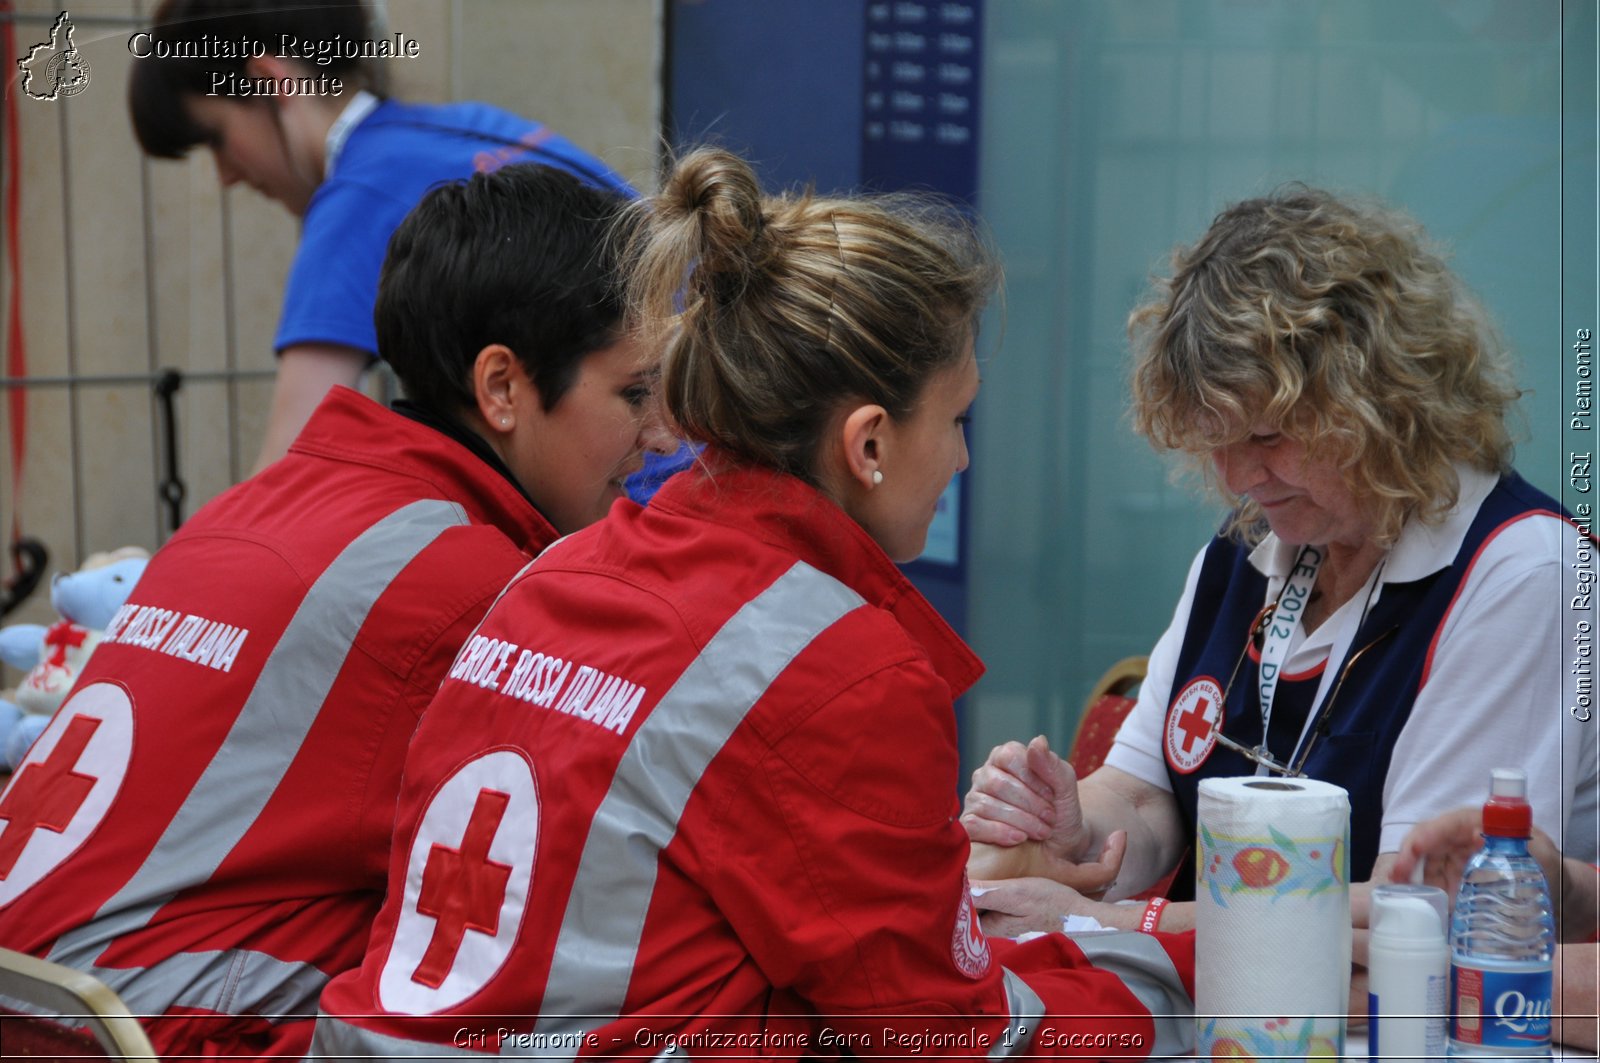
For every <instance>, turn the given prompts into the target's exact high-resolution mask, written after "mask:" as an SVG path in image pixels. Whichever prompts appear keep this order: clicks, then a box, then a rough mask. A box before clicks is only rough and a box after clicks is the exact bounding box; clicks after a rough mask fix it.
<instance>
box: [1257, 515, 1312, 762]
mask: <svg viewBox="0 0 1600 1063" xmlns="http://www.w3.org/2000/svg"><path fill="white" fill-rule="evenodd" d="M1326 556H1327V555H1326V553H1325V552H1324V550H1323V549H1322V548H1319V547H1315V546H1302V547H1301V548H1300V553H1299V555H1298V556H1297V557H1296V558H1295V559H1294V567H1293V568H1291V569H1290V570H1289V578H1288V579H1287V580H1285V581H1284V584H1283V589H1282V590H1281V591H1279V592H1278V600H1277V602H1276V603H1274V605H1273V608H1272V619H1271V620H1269V621H1268V623H1267V630H1266V633H1265V635H1264V636H1263V639H1262V643H1261V669H1260V676H1259V680H1260V693H1261V745H1260V746H1259V747H1257V750H1256V752H1258V753H1259V754H1261V755H1262V757H1263V758H1266V757H1268V756H1269V754H1268V751H1267V729H1268V727H1270V726H1271V724H1272V700H1273V698H1274V697H1276V696H1277V693H1278V676H1279V674H1280V673H1281V672H1282V671H1283V663H1284V661H1286V660H1287V659H1288V657H1289V643H1290V642H1292V641H1293V640H1294V634H1295V632H1296V631H1298V630H1300V620H1301V618H1302V617H1304V616H1305V614H1306V603H1308V602H1309V601H1310V600H1311V588H1312V587H1313V586H1315V585H1316V582H1317V569H1319V568H1321V567H1322V561H1323V558H1324V557H1326Z"/></svg>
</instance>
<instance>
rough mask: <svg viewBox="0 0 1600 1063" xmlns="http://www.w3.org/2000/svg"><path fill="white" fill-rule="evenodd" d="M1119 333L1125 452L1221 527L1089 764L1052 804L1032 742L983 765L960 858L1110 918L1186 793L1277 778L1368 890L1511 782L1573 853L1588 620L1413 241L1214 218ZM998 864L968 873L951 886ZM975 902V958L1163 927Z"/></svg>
mask: <svg viewBox="0 0 1600 1063" xmlns="http://www.w3.org/2000/svg"><path fill="white" fill-rule="evenodd" d="M1129 331H1130V334H1131V335H1132V337H1133V340H1134V349H1135V365H1134V374H1133V393H1134V423H1135V426H1136V427H1137V429H1138V430H1139V431H1140V432H1141V433H1142V434H1143V435H1144V436H1146V437H1147V438H1148V439H1149V440H1150V441H1151V442H1152V443H1153V444H1154V445H1155V446H1156V447H1158V448H1160V449H1164V450H1176V451H1179V452H1181V453H1182V454H1184V455H1186V456H1187V457H1188V458H1190V459H1192V460H1193V462H1194V463H1195V464H1197V465H1198V466H1199V467H1200V468H1201V469H1202V470H1203V471H1204V472H1205V474H1206V476H1207V479H1208V480H1209V481H1210V483H1211V484H1212V485H1213V486H1214V487H1215V488H1216V489H1217V490H1218V491H1219V493H1220V494H1221V495H1222V496H1223V498H1224V499H1225V500H1226V501H1227V502H1228V503H1229V505H1230V506H1231V508H1232V517H1231V519H1230V520H1229V521H1228V522H1227V525H1226V526H1225V527H1224V529H1223V530H1222V532H1221V533H1220V534H1218V535H1217V536H1216V538H1214V539H1213V540H1212V541H1211V543H1210V544H1209V545H1207V546H1206V548H1205V549H1203V550H1202V551H1201V552H1200V554H1199V555H1198V556H1197V557H1196V558H1195V560H1194V563H1193V565H1192V566H1191V568H1190V570H1189V576H1188V581H1187V584H1186V586H1185V587H1184V591H1183V596H1182V598H1181V599H1180V600H1179V602H1178V607H1177V610H1176V613H1175V615H1174V617H1173V620H1172V624H1171V626H1170V627H1169V628H1168V629H1167V631H1166V633H1165V634H1164V635H1163V636H1162V637H1161V639H1160V641H1159V642H1158V643H1157V644H1156V647H1155V649H1154V650H1153V651H1152V653H1151V655H1150V667H1149V675H1148V677H1147V679H1146V681H1145V683H1144V686H1143V688H1142V690H1141V692H1140V695H1139V700H1138V704H1137V706H1136V707H1135V708H1134V710H1133V711H1132V713H1131V715H1130V716H1129V718H1128V720H1127V721H1126V723H1125V724H1124V726H1123V728H1122V730H1121V731H1120V732H1119V734H1118V736H1117V741H1116V745H1115V747H1114V748H1113V749H1112V751H1111V753H1110V755H1109V757H1108V759H1107V761H1106V764H1105V766H1104V767H1103V768H1101V769H1100V770H1099V771H1097V772H1095V773H1094V774H1092V775H1090V776H1088V777H1086V778H1085V779H1083V780H1082V782H1081V783H1079V782H1078V781H1077V780H1076V779H1075V778H1074V777H1073V775H1072V773H1071V769H1070V768H1068V767H1067V766H1066V765H1065V764H1064V763H1063V762H1061V761H1060V759H1059V758H1057V757H1055V756H1054V755H1053V754H1052V753H1050V752H1049V749H1048V746H1047V744H1046V743H1045V742H1044V740H1043V739H1035V740H1034V741H1033V742H1032V743H1031V744H1030V745H1028V746H1023V745H1021V744H1018V743H1009V744H1007V745H1004V746H1001V747H998V748H997V749H996V750H995V751H994V752H993V753H992V754H991V755H990V758H989V761H988V763H987V764H986V765H985V766H984V767H982V768H980V769H979V770H978V772H977V773H976V774H975V776H974V787H973V790H972V792H971V793H970V794H969V795H968V799H967V806H966V814H965V815H964V816H963V822H964V823H965V825H966V826H967V828H968V831H969V833H970V834H971V835H972V837H973V838H974V840H976V841H980V842H990V843H995V844H996V845H998V846H1001V847H1009V846H1016V845H1017V844H1018V843H1020V842H1022V841H1023V840H1024V839H1032V840H1034V841H1036V842H1039V843H1041V844H1040V845H1038V846H1036V847H1032V848H1031V853H1030V855H1031V857H1032V859H1033V860H1034V861H1035V862H1034V863H1033V865H1032V867H1031V868H1030V870H1033V871H1042V872H1043V873H1044V874H1047V875H1050V876H1051V878H1054V879H1064V880H1067V881H1073V882H1075V883H1076V884H1078V885H1080V887H1082V888H1084V889H1088V888H1090V887H1092V886H1097V885H1102V884H1103V883H1104V880H1105V879H1107V878H1110V877H1112V876H1113V875H1114V876H1115V878H1116V884H1115V886H1114V887H1113V888H1112V890H1111V891H1110V893H1111V895H1112V896H1116V895H1118V894H1128V893H1134V892H1137V891H1140V890H1142V889H1145V888H1147V887H1148V886H1150V885H1151V883H1152V882H1154V881H1156V880H1158V879H1159V878H1160V877H1161V876H1162V875H1163V874H1164V873H1165V872H1167V871H1168V870H1170V869H1171V868H1172V867H1173V866H1174V865H1176V864H1177V863H1178V862H1179V860H1180V859H1181V858H1182V857H1183V854H1184V850H1185V847H1186V846H1187V845H1188V844H1189V842H1190V841H1191V840H1192V839H1193V837H1194V831H1195V806H1196V795H1197V791H1198V787H1199V782H1200V780H1201V779H1203V778H1207V777H1219V776H1234V775H1249V774H1261V775H1274V776H1277V775H1305V776H1308V777H1311V778H1316V779H1323V780H1326V781H1329V782H1334V783H1337V784H1339V785H1341V786H1343V787H1344V788H1345V789H1347V790H1348V791H1349V793H1350V803H1351V828H1350V836H1351V844H1350V853H1349V860H1350V872H1351V874H1352V876H1353V878H1354V879H1355V880H1356V881H1362V880H1366V879H1369V878H1371V879H1377V880H1382V878H1383V872H1384V871H1386V870H1387V868H1388V866H1389V864H1390V863H1391V862H1392V860H1393V853H1394V851H1395V850H1396V849H1397V847H1398V846H1399V843H1400V840H1401V839H1402V838H1403V837H1404V835H1405V833H1406V832H1407V831H1408V830H1409V829H1410V828H1411V827H1413V826H1414V825H1416V824H1417V823H1419V822H1421V821H1423V820H1425V819H1427V818H1429V817H1430V816H1433V815H1435V814H1437V813H1439V812H1442V811H1445V810H1447V809H1450V808H1454V807H1456V806H1458V805H1464V804H1473V803H1476V802H1478V801H1481V799H1482V795H1483V789H1484V786H1485V783H1486V780H1487V779H1488V777H1489V770H1490V769H1491V768H1493V767H1496V766H1500V765H1515V766H1519V767H1522V768H1524V769H1525V770H1526V771H1527V773H1528V778H1529V780H1530V785H1531V787H1532V793H1531V798H1532V803H1533V807H1534V814H1535V816H1536V818H1537V819H1538V821H1539V823H1540V825H1541V826H1542V827H1543V828H1544V829H1545V830H1547V831H1549V832H1550V833H1551V834H1552V835H1555V836H1557V837H1561V836H1562V835H1563V833H1564V832H1565V834H1566V844H1567V845H1568V847H1569V848H1573V849H1574V851H1575V852H1577V853H1579V854H1584V851H1585V846H1587V847H1589V849H1590V850H1592V848H1593V846H1594V844H1595V818H1596V804H1597V801H1600V792H1597V788H1596V785H1595V776H1596V769H1595V760H1596V749H1595V738H1594V730H1593V727H1592V725H1588V726H1587V727H1586V726H1585V724H1584V723H1583V722H1582V721H1580V720H1578V719H1577V718H1576V717H1575V716H1573V715H1572V714H1571V713H1570V712H1569V709H1570V708H1571V707H1572V706H1574V705H1576V704H1578V703H1579V702H1578V697H1579V695H1580V693H1581V690H1580V688H1579V686H1578V685H1577V684H1578V683H1579V682H1580V680H1581V679H1582V676H1581V675H1580V674H1578V673H1579V672H1582V671H1583V669H1578V670H1576V671H1575V670H1574V669H1572V668H1569V667H1568V665H1569V664H1570V663H1571V661H1572V655H1573V650H1574V643H1573V642H1572V641H1571V637H1572V636H1573V635H1574V634H1581V633H1582V632H1583V631H1584V630H1592V625H1593V624H1594V623H1595V616H1594V611H1593V608H1592V606H1591V605H1590V603H1589V602H1588V601H1587V600H1586V597H1587V596H1586V595H1583V594H1581V593H1580V594H1576V595H1575V594H1574V593H1572V587H1571V583H1572V577H1571V576H1570V575H1568V576H1565V583H1564V575H1565V574H1566V573H1568V572H1569V571H1570V570H1571V568H1573V567H1576V568H1577V569H1579V570H1581V569H1583V567H1584V565H1585V564H1587V566H1588V568H1589V570H1591V571H1592V569H1593V565H1594V556H1593V552H1592V551H1593V546H1592V544H1591V542H1590V540H1589V539H1587V538H1586V537H1585V536H1584V535H1583V534H1582V532H1581V531H1580V530H1579V529H1578V528H1575V527H1574V525H1573V524H1572V523H1570V522H1569V521H1568V520H1566V519H1564V514H1563V511H1562V510H1561V507H1560V506H1559V505H1558V504H1557V503H1556V502H1555V501H1553V500H1552V499H1550V498H1549V497H1547V496H1546V495H1544V494H1543V493H1542V492H1540V491H1538V490H1536V489H1535V488H1533V487H1531V486H1530V485H1529V484H1528V483H1527V482H1526V481H1524V480H1523V479H1522V478H1521V477H1520V476H1518V475H1517V473H1516V472H1515V471H1514V470H1513V469H1512V468H1511V439H1510V434H1509V432H1508V431H1507V428H1506V425H1505V421H1506V415H1507V412H1508V411H1509V409H1510V407H1511V406H1512V404H1513V403H1514V402H1515V401H1516V399H1517V397H1518V395H1519V392H1518V391H1517V389H1516V387H1515V386H1514V385H1513V384H1512V382H1511V377H1510V373H1509V371H1508V369H1507V359H1506V355H1505V352H1504V350H1503V348H1502V347H1501V345H1500V342H1499V340H1498V338H1497V337H1496V335H1495V332H1494V329H1493V327H1492V326H1491V325H1490V323H1489V322H1488V320H1487V318H1486V316H1485V315H1484V313H1483V311H1482V310H1481V309H1480V308H1479V306H1478V305H1477V303H1476V302H1475V301H1474V300H1473V298H1472V297H1471V296H1470V295H1469V294H1468V293H1467V292H1466V291H1465V290H1464V288H1463V286H1462V284H1461V282H1460V281H1459V280H1458V279H1457V278H1456V276H1455V275H1454V274H1453V273H1452V272H1451V270H1450V269H1449V267H1448V266H1447V265H1445V263H1444V261H1443V260H1442V259H1441V257H1440V256H1439V254H1438V253H1437V252H1435V251H1434V250H1432V249H1430V248H1429V246H1428V244H1427V242H1426V240H1425V238H1424V236H1423V234H1422V232H1421V230H1420V228H1419V227H1418V226H1417V225H1416V223H1414V222H1412V221H1410V220H1409V219H1407V218H1405V217H1404V216H1402V215H1400V214H1398V213H1396V212H1394V211H1392V210H1389V209H1388V208H1385V207H1381V206H1378V205H1375V204H1367V203H1358V202H1353V201H1350V200H1346V199H1343V198H1339V197H1336V196H1333V195H1330V194H1329V193H1326V192H1323V191H1319V190H1316V189H1311V188H1306V187H1303V186H1291V187H1289V188H1286V189H1284V190H1282V191H1280V192H1278V193H1276V194H1274V195H1271V196H1267V197H1263V198H1258V199H1252V200H1248V201H1246V202H1242V203H1239V204H1237V205H1235V206H1233V207H1230V208H1229V209H1227V210H1225V211H1224V212H1223V213H1222V214H1220V215H1219V216H1218V217H1217V219H1216V220H1215V221H1214V222H1213V223H1212V225H1211V228H1210V229H1209V230H1208V231H1207V232H1206V234H1205V235H1204V236H1203V237H1202V238H1201V239H1200V241H1199V243H1197V244H1195V245H1194V246H1193V247H1184V248H1180V249H1179V250H1178V251H1177V252H1176V253H1175V255H1174V257H1173V270H1172V275H1171V277H1170V278H1168V279H1166V280H1164V281H1162V282H1161V283H1160V284H1159V285H1158V287H1157V290H1156V292H1155V294H1154V296H1153V297H1152V298H1151V299H1150V300H1149V301H1148V302H1146V303H1145V304H1144V305H1142V306H1140V307H1138V308H1137V309H1136V310H1135V311H1134V313H1133V315H1132V318H1131V320H1130V325H1129ZM1586 559H1587V560H1586ZM1124 847H1125V848H1124ZM1008 855H1010V854H1004V853H999V852H997V851H996V850H994V849H985V848H984V847H982V846H980V847H979V851H978V861H977V862H976V863H975V865H974V877H980V876H984V877H986V876H988V875H993V876H995V877H999V875H1001V874H1004V873H1005V870H1004V865H1005V864H1006V863H1008V862H1009V861H1007V860H1005V859H1002V858H1003V857H1006V856H1008ZM1593 855H1594V853H1593V852H1592V851H1589V852H1587V853H1586V856H1587V857H1592V856H1593ZM1119 859H1120V860H1121V864H1120V869H1119V868H1118V861H1119ZM1074 865H1077V866H1076V867H1074ZM1069 871H1070V872H1071V873H1068V872H1069ZM1184 871H1185V872H1187V865H1185V867H1184ZM1074 876H1076V877H1074ZM1193 881H1194V878H1193V875H1192V874H1188V873H1180V874H1179V875H1178V878H1177V883H1178V889H1177V890H1175V891H1174V896H1178V895H1179V891H1181V890H1183V889H1184V888H1185V887H1188V886H1192V883H1193ZM985 903H986V904H988V905H990V906H992V907H993V908H994V909H995V910H997V911H998V912H1000V913H1002V914H1001V915H1000V916H995V917H991V918H990V921H989V922H990V924H992V926H993V927H994V928H996V929H1005V930H1015V929H1018V928H1021V927H1024V926H1031V925H1033V924H1035V923H1037V924H1039V925H1040V926H1044V925H1046V924H1050V923H1053V922H1055V921H1057V920H1059V918H1060V916H1061V915H1062V914H1063V913H1064V912H1074V913H1078V914H1092V915H1094V916H1095V917H1097V918H1099V919H1100V921H1101V922H1103V923H1107V924H1109V925H1124V926H1125V925H1130V924H1131V923H1134V922H1136V921H1139V920H1140V919H1141V917H1142V918H1143V921H1144V922H1145V923H1146V924H1155V923H1159V925H1160V926H1161V928H1162V929H1164V930H1166V929H1176V928H1179V927H1182V926H1184V925H1186V924H1187V922H1188V920H1189V919H1190V916H1189V913H1188V912H1187V911H1185V910H1184V906H1177V907H1173V908H1168V909H1166V910H1165V911H1162V910H1161V909H1159V908H1156V909H1154V910H1152V911H1147V912H1143V913H1142V912H1141V909H1140V908H1139V907H1137V906H1131V907H1130V906H1116V905H1111V904H1106V903H1102V902H1097V901H1091V900H1088V899H1087V898H1085V897H1083V896H1082V895H1080V894H1079V893H1078V892H1076V891H1073V890H1070V889H1069V888H1068V887H1066V886H1063V885H1061V884H1059V882H1057V881H1049V880H1047V879H1044V878H1025V879H1019V880H1017V881H1015V882H1011V883H1008V884H1006V885H1004V886H1001V887H999V888H997V889H995V890H994V891H992V892H991V893H990V894H989V895H988V896H986V897H985ZM1057 925H1058V924H1057Z"/></svg>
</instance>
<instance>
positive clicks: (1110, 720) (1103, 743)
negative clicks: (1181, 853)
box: [1067, 657, 1182, 898]
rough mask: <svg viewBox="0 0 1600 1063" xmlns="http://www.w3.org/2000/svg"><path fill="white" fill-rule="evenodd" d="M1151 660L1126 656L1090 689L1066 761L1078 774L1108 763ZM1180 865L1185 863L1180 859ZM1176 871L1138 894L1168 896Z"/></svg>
mask: <svg viewBox="0 0 1600 1063" xmlns="http://www.w3.org/2000/svg"><path fill="white" fill-rule="evenodd" d="M1149 663H1150V659H1149V658H1148V657H1124V658H1123V659H1122V660H1120V661H1118V662H1117V663H1116V664H1114V665H1112V666H1111V667H1110V668H1107V669H1106V671H1105V674H1104V675H1102V676H1101V677H1100V681H1099V682H1098V683H1096V684H1095V685H1094V689H1093V690H1091V691H1090V692H1089V700H1088V703H1087V704H1086V705H1085V707H1084V710H1083V718H1082V719H1081V720H1079V721H1078V733H1077V734H1076V735H1074V736H1073V739H1072V751H1071V752H1070V753H1069V754H1068V755H1067V763H1068V764H1071V765H1072V770H1073V771H1075V772H1077V773H1078V778H1080V779H1081V778H1083V777H1084V776H1086V775H1089V774H1091V773H1093V772H1094V770H1095V769H1096V768H1098V767H1100V765H1101V764H1103V763H1105V759H1106V754H1107V753H1109V752H1111V743H1112V742H1114V741H1115V740H1116V737H1117V728H1119V727H1121V726H1122V721H1123V720H1124V719H1126V718H1127V716H1128V713H1129V712H1131V711H1133V706H1134V704H1135V703H1136V702H1137V701H1138V700H1139V699H1138V698H1137V697H1136V696H1135V693H1134V692H1135V691H1136V690H1137V689H1138V687H1139V684H1140V683H1142V682H1143V681H1144V674H1145V669H1146V667H1147V666H1148V665H1149ZM1179 866H1182V864H1181V861H1180V865H1179ZM1177 874H1178V871H1177V868H1174V869H1173V870H1172V871H1171V872H1169V873H1168V874H1167V875H1166V877H1164V878H1162V879H1161V880H1160V881H1159V882H1157V883H1156V884H1155V885H1153V886H1151V887H1150V888H1149V889H1147V890H1145V891H1144V892H1143V893H1140V894H1138V897H1140V898H1148V897H1165V896H1166V895H1167V890H1168V889H1170V888H1171V886H1172V880H1173V879H1174V878H1176V877H1177Z"/></svg>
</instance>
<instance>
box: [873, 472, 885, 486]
mask: <svg viewBox="0 0 1600 1063" xmlns="http://www.w3.org/2000/svg"><path fill="white" fill-rule="evenodd" d="M881 483H883V470H882V469H873V470H872V485H873V486H874V487H876V486H877V485H878V484H881Z"/></svg>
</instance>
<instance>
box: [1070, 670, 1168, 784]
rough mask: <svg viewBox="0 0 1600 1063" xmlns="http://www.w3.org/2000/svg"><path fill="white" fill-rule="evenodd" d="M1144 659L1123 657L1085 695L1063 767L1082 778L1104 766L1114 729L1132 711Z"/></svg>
mask: <svg viewBox="0 0 1600 1063" xmlns="http://www.w3.org/2000/svg"><path fill="white" fill-rule="evenodd" d="M1149 663H1150V659H1149V658H1148V657H1124V658H1123V659H1122V660H1120V661H1118V662H1117V663H1116V664H1114V665H1112V666H1111V667H1110V668H1107V669H1106V671H1105V674H1104V675H1102V676H1101V677H1100V681H1099V682H1098V683H1096V684H1095V685H1094V689H1093V690H1091V691H1089V700H1088V702H1086V703H1085V705H1084V709H1083V716H1082V718H1081V719H1079V721H1078V733H1077V734H1076V735H1074V736H1073V738H1072V750H1071V752H1070V753H1068V754H1067V763H1069V764H1071V765H1072V770H1073V771H1075V772H1077V773H1078V778H1080V779H1081V778H1083V777H1084V776H1086V775H1089V774H1091V773H1093V772H1094V770H1095V769H1096V768H1098V767H1099V766H1100V765H1101V764H1103V763H1104V762H1105V759H1106V754H1107V753H1109V752H1111V743H1112V741H1113V740H1114V739H1115V738H1116V737H1117V728H1119V727H1121V726H1122V721H1123V720H1124V719H1125V718H1126V717H1127V715H1128V713H1129V712H1130V711H1132V709H1133V706H1134V702H1135V701H1137V700H1138V699H1137V698H1136V697H1134V691H1135V690H1137V689H1138V687H1139V684H1140V683H1142V682H1143V681H1144V673H1145V667H1146V666H1147V665H1148V664H1149Z"/></svg>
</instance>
